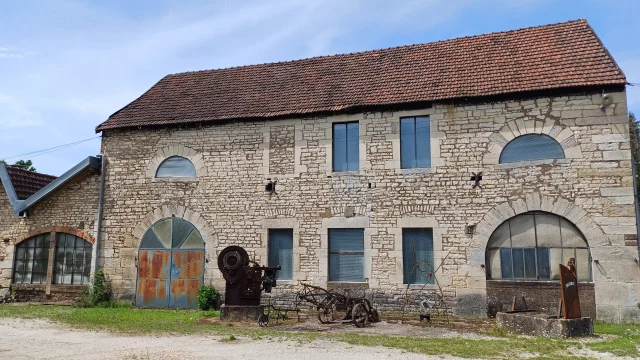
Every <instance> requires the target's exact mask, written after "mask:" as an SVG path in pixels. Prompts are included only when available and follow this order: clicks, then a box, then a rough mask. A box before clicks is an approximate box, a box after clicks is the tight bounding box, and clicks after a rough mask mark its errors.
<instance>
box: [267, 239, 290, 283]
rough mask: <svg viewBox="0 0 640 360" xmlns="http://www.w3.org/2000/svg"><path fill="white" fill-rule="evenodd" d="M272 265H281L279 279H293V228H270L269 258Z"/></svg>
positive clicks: (278, 273) (277, 275)
mask: <svg viewBox="0 0 640 360" xmlns="http://www.w3.org/2000/svg"><path fill="white" fill-rule="evenodd" d="M268 264H269V266H270V267H276V266H278V265H280V266H281V268H282V269H281V270H279V271H277V272H276V278H277V279H278V280H292V279H293V230H292V229H272V230H269V259H268Z"/></svg>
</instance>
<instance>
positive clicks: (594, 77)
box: [96, 20, 627, 131]
mask: <svg viewBox="0 0 640 360" xmlns="http://www.w3.org/2000/svg"><path fill="white" fill-rule="evenodd" d="M626 83H627V81H626V79H625V76H624V74H623V73H622V70H620V68H619V67H618V66H617V65H616V63H615V61H614V60H613V58H612V57H611V55H610V54H609V52H608V51H607V50H606V49H605V47H604V46H603V44H602V43H601V42H600V39H599V38H598V37H597V36H596V34H595V32H594V31H593V29H592V28H591V27H590V26H589V24H588V23H587V22H586V21H585V20H576V21H569V22H565V23H559V24H553V25H545V26H539V27H533V28H526V29H520V30H513V31H507V32H500V33H493V34H486V35H479V36H471V37H465V38H459V39H453V40H445V41H438V42H433V43H427V44H419V45H408V46H400V47H394V48H389V49H383V50H373V51H367V52H360V53H353V54H344V55H334V56H322V57H315V58H309V59H304V60H296V61H289V62H279V63H271V64H262V65H252V66H243V67H234V68H228V69H221V70H206V71H196V72H187V73H180V74H173V75H168V76H166V77H164V78H163V79H162V80H160V81H159V82H158V83H157V84H155V85H154V86H153V87H152V88H151V89H149V90H148V91H147V92H146V93H144V94H143V95H142V96H140V97H139V98H138V99H136V100H134V101H133V102H132V103H130V104H129V105H127V106H125V107H124V108H123V109H121V110H119V111H118V112H116V113H115V114H113V115H111V116H110V117H109V119H108V120H107V121H105V122H104V123H102V124H101V125H99V126H98V127H97V128H96V131H102V130H107V129H116V128H125V127H138V126H153V125H171V124H182V123H190V122H202V121H226V120H234V119H249V118H269V117H277V116H280V117H281V116H285V117H286V116H300V115H304V114H312V113H319V112H333V111H344V110H348V109H353V108H359V107H367V106H380V105H397V104H406V103H414V102H432V101H438V100H447V99H458V98H475V97H481V96H490V95H500V94H508V93H519V92H525V91H536V90H551V89H561V88H576V87H583V86H602V85H624V84H626Z"/></svg>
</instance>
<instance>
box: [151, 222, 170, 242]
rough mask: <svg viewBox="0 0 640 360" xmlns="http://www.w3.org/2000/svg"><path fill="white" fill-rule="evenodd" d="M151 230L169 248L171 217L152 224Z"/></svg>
mask: <svg viewBox="0 0 640 360" xmlns="http://www.w3.org/2000/svg"><path fill="white" fill-rule="evenodd" d="M153 231H154V232H155V233H156V236H157V237H158V240H160V242H161V243H162V245H164V247H165V248H167V249H171V218H169V219H164V220H160V221H158V222H157V223H155V225H153Z"/></svg>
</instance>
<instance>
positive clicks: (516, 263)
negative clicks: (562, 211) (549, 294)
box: [487, 212, 592, 281]
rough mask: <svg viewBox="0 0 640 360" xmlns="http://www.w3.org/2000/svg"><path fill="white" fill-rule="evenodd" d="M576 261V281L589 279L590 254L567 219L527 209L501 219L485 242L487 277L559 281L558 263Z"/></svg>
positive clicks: (585, 242) (581, 238) (576, 229)
mask: <svg viewBox="0 0 640 360" xmlns="http://www.w3.org/2000/svg"><path fill="white" fill-rule="evenodd" d="M570 258H574V259H575V260H576V272H577V275H578V281H591V279H592V277H591V255H590V252H589V246H588V245H587V241H586V240H585V238H584V236H583V235H582V233H581V232H580V230H578V228H576V227H575V225H573V224H572V223H571V222H569V221H568V220H566V219H564V218H562V217H560V216H557V215H553V214H549V213H544V212H529V213H525V214H522V215H517V216H515V217H512V218H511V219H509V220H507V221H505V222H503V223H502V224H501V225H500V226H498V228H497V229H496V230H495V231H494V232H493V234H492V235H491V237H490V238H489V243H488V244H487V265H488V266H487V267H488V269H487V270H488V271H487V278H488V279H493V280H499V279H503V280H559V279H560V274H559V268H558V264H565V265H566V264H567V261H568V260H569V259H570Z"/></svg>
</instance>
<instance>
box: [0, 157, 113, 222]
mask: <svg viewBox="0 0 640 360" xmlns="http://www.w3.org/2000/svg"><path fill="white" fill-rule="evenodd" d="M101 162H102V159H101V158H99V157H95V156H89V157H87V158H86V159H84V160H82V161H81V162H79V163H78V164H77V165H75V166H74V167H72V168H71V169H69V170H68V171H67V172H65V173H64V174H62V175H61V176H60V177H58V178H57V179H55V180H53V181H52V182H50V183H49V184H48V185H46V186H44V187H43V188H42V189H40V190H38V191H37V192H36V193H35V194H33V195H31V196H29V197H28V198H26V199H24V200H20V199H18V195H17V194H16V190H15V188H14V186H13V183H12V182H11V178H10V177H9V173H8V171H7V168H6V166H5V165H4V164H2V163H0V181H2V185H3V187H4V191H5V192H6V194H7V197H8V198H9V203H10V204H11V208H12V210H13V213H14V215H16V216H21V215H22V214H24V212H25V211H26V210H28V209H29V208H31V207H32V206H34V205H35V204H37V203H38V202H40V201H41V200H43V199H45V198H46V197H47V196H48V195H49V194H51V193H53V192H54V191H56V190H58V189H59V188H61V187H62V186H64V185H65V184H66V183H68V182H69V181H71V180H73V179H75V178H77V177H78V176H81V175H83V174H86V172H87V171H92V170H95V171H97V172H100V166H101Z"/></svg>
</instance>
